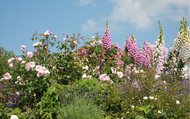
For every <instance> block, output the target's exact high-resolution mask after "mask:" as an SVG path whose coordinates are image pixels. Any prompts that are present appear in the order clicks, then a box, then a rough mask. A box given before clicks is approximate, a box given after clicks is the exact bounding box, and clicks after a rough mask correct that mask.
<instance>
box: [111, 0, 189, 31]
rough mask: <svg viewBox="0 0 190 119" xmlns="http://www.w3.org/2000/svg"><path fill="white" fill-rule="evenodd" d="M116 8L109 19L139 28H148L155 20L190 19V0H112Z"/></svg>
mask: <svg viewBox="0 0 190 119" xmlns="http://www.w3.org/2000/svg"><path fill="white" fill-rule="evenodd" d="M110 1H112V2H113V3H114V4H116V5H115V6H114V10H113V12H112V13H111V15H110V16H109V17H108V19H111V20H113V21H115V22H125V23H132V24H134V25H135V26H136V28H137V29H147V28H149V27H151V26H152V24H153V21H155V20H159V19H160V20H161V19H169V20H171V21H177V22H179V21H180V20H182V18H183V17H185V18H186V19H188V15H189V13H188V11H189V10H188V8H189V7H190V6H189V2H188V1H189V0H110Z"/></svg>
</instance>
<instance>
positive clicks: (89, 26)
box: [82, 19, 96, 32]
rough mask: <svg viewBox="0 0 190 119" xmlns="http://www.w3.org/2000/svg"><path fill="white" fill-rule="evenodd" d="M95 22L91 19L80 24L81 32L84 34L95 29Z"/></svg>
mask: <svg viewBox="0 0 190 119" xmlns="http://www.w3.org/2000/svg"><path fill="white" fill-rule="evenodd" d="M95 27H96V22H95V21H94V20H93V19H89V20H88V21H87V23H84V24H82V30H83V31H84V32H86V31H89V30H92V29H95Z"/></svg>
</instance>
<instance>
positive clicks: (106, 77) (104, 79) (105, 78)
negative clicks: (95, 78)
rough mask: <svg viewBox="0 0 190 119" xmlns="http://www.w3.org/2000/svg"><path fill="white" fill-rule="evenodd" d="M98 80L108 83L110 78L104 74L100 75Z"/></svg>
mask: <svg viewBox="0 0 190 119" xmlns="http://www.w3.org/2000/svg"><path fill="white" fill-rule="evenodd" d="M99 79H100V80H101V81H109V80H110V77H109V76H107V75H106V74H102V75H100V77H99Z"/></svg>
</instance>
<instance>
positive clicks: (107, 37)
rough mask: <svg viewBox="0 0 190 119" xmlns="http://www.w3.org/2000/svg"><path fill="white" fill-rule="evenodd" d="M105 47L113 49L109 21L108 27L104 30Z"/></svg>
mask: <svg viewBox="0 0 190 119" xmlns="http://www.w3.org/2000/svg"><path fill="white" fill-rule="evenodd" d="M102 43H103V47H104V48H105V49H106V50H107V49H109V50H111V36H110V30H109V26H108V21H107V23H106V29H105V32H104V36H103V41H102Z"/></svg>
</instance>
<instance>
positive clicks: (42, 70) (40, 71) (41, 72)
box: [35, 65, 50, 77]
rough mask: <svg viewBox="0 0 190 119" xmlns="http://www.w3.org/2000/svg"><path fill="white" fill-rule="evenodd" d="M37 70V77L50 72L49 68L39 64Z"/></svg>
mask: <svg viewBox="0 0 190 119" xmlns="http://www.w3.org/2000/svg"><path fill="white" fill-rule="evenodd" d="M35 70H36V71H37V72H38V73H37V77H40V76H42V75H45V76H48V75H49V74H50V72H49V70H47V69H46V68H45V67H44V66H43V67H42V66H41V65H37V66H36V68H35Z"/></svg>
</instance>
